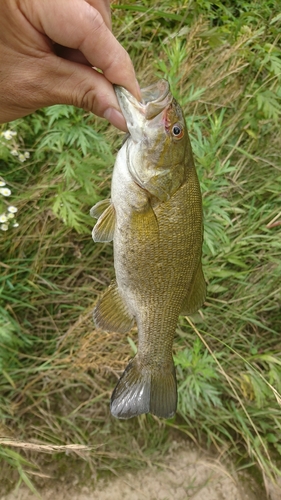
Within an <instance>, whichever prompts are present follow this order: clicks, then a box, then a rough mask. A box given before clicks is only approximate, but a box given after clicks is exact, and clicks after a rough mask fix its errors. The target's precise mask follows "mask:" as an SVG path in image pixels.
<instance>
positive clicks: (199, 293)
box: [180, 262, 207, 316]
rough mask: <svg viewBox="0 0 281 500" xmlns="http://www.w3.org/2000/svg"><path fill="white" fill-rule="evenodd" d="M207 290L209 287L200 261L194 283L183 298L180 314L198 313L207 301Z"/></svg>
mask: <svg viewBox="0 0 281 500" xmlns="http://www.w3.org/2000/svg"><path fill="white" fill-rule="evenodd" d="M206 292H207V287H206V282H205V279H204V275H203V271H202V265H201V262H200V264H199V266H198V269H197V272H196V275H195V277H194V280H193V283H192V284H191V287H190V288H189V290H188V293H187V295H186V297H185V298H184V300H183V303H182V308H181V312H180V314H181V315H182V316H188V315H189V314H194V313H196V312H197V311H198V309H199V308H200V307H201V306H202V305H203V304H204V302H205V299H206Z"/></svg>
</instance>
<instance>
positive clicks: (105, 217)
mask: <svg viewBox="0 0 281 500" xmlns="http://www.w3.org/2000/svg"><path fill="white" fill-rule="evenodd" d="M116 94H117V98H118V101H119V104H120V107H121V109H122V111H123V114H124V116H125V119H126V120H127V125H128V129H129V132H130V135H129V137H128V138H127V140H126V141H125V142H124V144H123V145H122V148H121V150H120V151H119V152H118V155H117V158H116V162H115V165H114V171H113V178H112V188H111V199H110V200H108V201H103V202H99V203H98V204H97V205H96V206H95V207H93V209H92V210H91V214H92V215H93V216H96V217H97V218H98V221H97V224H96V226H95V227H94V229H93V238H94V240H95V241H111V240H112V239H113V248H114V267H115V273H116V281H115V282H113V283H112V284H111V286H110V287H109V288H108V290H106V291H105V292H104V294H103V295H102V296H101V298H100V299H99V301H98V303H97V305H96V308H95V311H94V319H95V322H96V325H97V326H98V327H100V328H103V329H104V330H107V331H119V332H126V331H128V330H129V329H130V328H131V327H132V325H133V324H134V323H136V324H137V328H138V352H137V354H136V356H135V358H133V359H132V360H131V361H130V363H129V365H128V366H127V368H126V369H125V371H124V373H123V375H122V376H121V378H120V380H119V382H118V384H117V386H116V388H115V390H114V392H113V394H112V397H111V412H112V414H113V415H114V416H115V417H117V418H131V417H133V416H136V415H140V414H141V413H148V412H150V413H153V414H154V415H157V416H158V417H163V418H170V417H171V416H173V415H174V413H175V411H176V405H177V388H176V376H175V369H174V364H173V359H172V345H173V338H174V334H175V330H176V326H177V321H178V317H179V315H180V314H191V313H193V312H195V311H197V310H198V308H199V307H201V306H202V304H203V302H204V300H205V295H206V284H205V280H204V276H203V272H202V266H201V252H202V236H203V224H202V199H201V193H200V187H199V182H198V179H197V174H196V170H195V167H194V162H193V158H192V151H191V146H190V141H189V138H188V132H187V129H186V125H185V120H184V117H183V114H182V111H181V108H180V107H179V105H178V104H177V102H176V101H175V100H174V99H173V96H172V95H171V93H170V90H169V85H168V83H167V82H165V81H164V80H160V82H157V83H156V84H155V85H154V86H150V87H148V88H147V89H143V90H142V96H143V102H142V103H139V102H138V101H136V99H135V98H134V97H133V96H132V95H131V94H129V92H128V91H126V90H125V89H123V88H122V87H117V88H116Z"/></svg>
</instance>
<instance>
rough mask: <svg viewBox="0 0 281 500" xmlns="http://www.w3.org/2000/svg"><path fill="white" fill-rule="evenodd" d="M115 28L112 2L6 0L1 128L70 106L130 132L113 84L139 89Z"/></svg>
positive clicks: (1, 22) (0, 43) (0, 48)
mask: <svg viewBox="0 0 281 500" xmlns="http://www.w3.org/2000/svg"><path fill="white" fill-rule="evenodd" d="M110 28H111V18H110V6H109V0H87V1H86V0H48V1H46V0H1V1H0V123H4V122H7V121H11V120H15V119H16V118H20V117H21V116H25V115H27V114H29V113H32V112H33V111H35V110H36V109H39V108H41V107H44V106H51V105H53V104H72V105H74V106H78V107H80V108H83V109H85V110H88V111H91V112H93V113H94V114H96V115H98V116H101V117H104V118H106V119H107V120H109V121H110V122H111V123H112V124H113V125H115V126H116V127H118V128H120V129H121V130H127V126H126V122H125V120H124V117H123V115H122V114H121V112H120V108H119V105H118V102H117V99H116V96H115V93H114V90H113V86H112V84H113V83H116V84H118V85H122V86H123V87H126V88H127V89H128V90H129V91H130V92H131V93H132V94H133V95H135V96H136V97H137V98H138V99H139V98H140V95H139V87H138V84H137V81H136V78H135V73H134V68H133V65H132V62H131V59H130V58H129V55H128V53H127V52H126V51H125V49H124V48H123V47H122V46H121V45H120V44H119V43H118V41H117V40H116V38H115V37H114V36H113V34H112V33H111V31H110ZM92 67H95V68H98V69H100V70H102V72H103V73H102V74H101V73H100V72H98V71H96V70H94V69H93V68H92Z"/></svg>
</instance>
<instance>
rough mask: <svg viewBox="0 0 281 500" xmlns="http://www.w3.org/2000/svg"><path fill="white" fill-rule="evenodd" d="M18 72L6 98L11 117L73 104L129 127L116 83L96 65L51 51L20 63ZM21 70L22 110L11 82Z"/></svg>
mask: <svg viewBox="0 0 281 500" xmlns="http://www.w3.org/2000/svg"><path fill="white" fill-rule="evenodd" d="M32 63H33V64H32ZM14 72H15V76H14V78H13V76H12V75H11V78H10V84H9V87H10V89H9V91H8V92H7V94H8V95H9V102H8V101H6V103H7V105H8V106H9V111H10V118H9V119H10V120H13V119H16V118H18V117H19V116H25V115H27V114H29V113H32V112H34V111H36V110H37V109H39V108H42V107H45V106H52V105H54V104H70V105H73V106H77V107H79V108H83V109H85V110H86V111H91V112H92V113H94V114H95V115H97V116H100V117H103V118H106V119H107V120H108V121H109V122H110V123H112V124H113V125H114V126H115V127H117V128H119V129H121V130H123V131H127V125H126V122H125V119H124V117H123V115H122V113H121V112H120V108H119V105H118V101H117V98H116V95H115V92H114V89H113V86H112V84H111V83H110V82H109V81H108V80H107V79H106V78H105V76H104V75H103V74H102V73H100V72H98V71H96V70H95V69H93V68H91V67H89V66H86V65H84V64H79V63H77V62H72V61H68V60H66V59H62V58H60V57H58V56H56V55H55V54H53V53H48V54H45V55H44V56H43V57H41V58H40V59H36V60H35V61H32V62H31V63H30V65H29V66H28V68H27V67H26V64H25V62H23V64H22V65H21V64H20V63H19V64H18V65H17V67H16V68H15V70H14ZM19 74H20V87H21V105H20V106H21V110H20V109H19V103H18V100H17V95H16V90H14V87H13V85H12V83H11V82H13V81H15V80H16V78H18V75H19ZM17 92H18V91H17ZM13 94H14V95H13ZM13 103H15V105H14V116H13V111H12V108H13ZM2 111H4V110H2Z"/></svg>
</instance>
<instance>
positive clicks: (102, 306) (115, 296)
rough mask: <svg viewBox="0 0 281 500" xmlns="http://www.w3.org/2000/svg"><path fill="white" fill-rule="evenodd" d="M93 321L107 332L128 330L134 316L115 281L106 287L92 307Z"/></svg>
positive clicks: (124, 331)
mask: <svg viewBox="0 0 281 500" xmlns="http://www.w3.org/2000/svg"><path fill="white" fill-rule="evenodd" d="M94 321H95V324H96V326H97V327H98V328H102V329H103V330H106V331H108V332H119V333H126V332H128V331H129V330H130V329H131V328H132V326H133V324H134V317H133V316H132V314H131V313H130V311H129V310H128V308H127V306H126V304H125V302H124V300H123V298H122V297H121V295H120V293H119V290H118V287H117V285H116V282H115V281H114V282H112V284H111V285H110V286H109V287H108V288H107V290H106V291H105V292H104V294H103V295H102V296H101V298H100V299H99V301H98V303H97V305H96V307H95V309H94Z"/></svg>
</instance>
